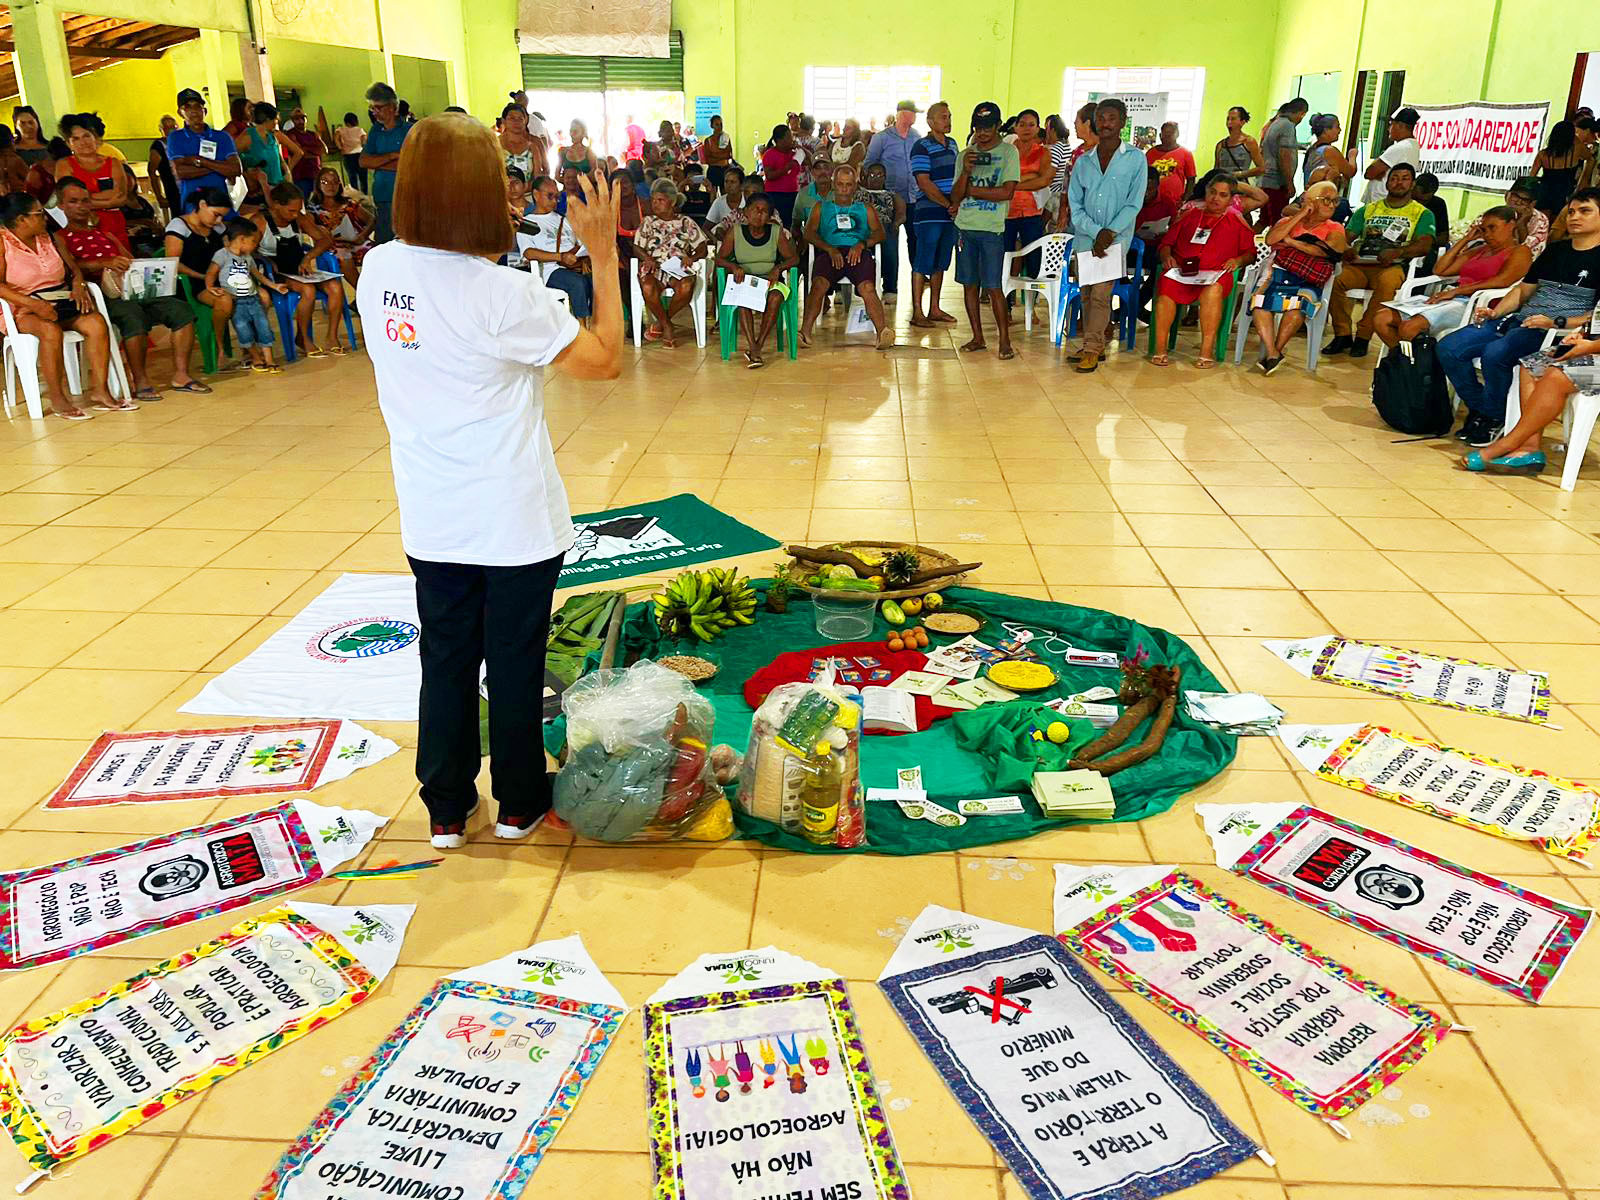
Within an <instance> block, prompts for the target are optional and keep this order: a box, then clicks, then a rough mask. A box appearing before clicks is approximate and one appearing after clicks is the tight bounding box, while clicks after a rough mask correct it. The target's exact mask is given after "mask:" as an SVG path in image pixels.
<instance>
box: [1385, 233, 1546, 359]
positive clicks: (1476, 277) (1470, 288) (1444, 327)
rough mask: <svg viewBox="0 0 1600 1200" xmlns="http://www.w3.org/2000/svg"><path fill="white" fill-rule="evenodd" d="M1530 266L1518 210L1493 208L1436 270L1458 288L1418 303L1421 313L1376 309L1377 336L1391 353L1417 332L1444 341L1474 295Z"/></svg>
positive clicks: (1466, 313)
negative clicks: (1451, 278)
mask: <svg viewBox="0 0 1600 1200" xmlns="http://www.w3.org/2000/svg"><path fill="white" fill-rule="evenodd" d="M1532 265H1533V251H1532V250H1529V249H1528V247H1527V246H1525V245H1523V244H1522V243H1521V242H1520V241H1518V239H1517V210H1516V209H1514V208H1510V207H1508V206H1506V205H1501V206H1500V207H1499V208H1491V209H1489V210H1488V211H1487V212H1485V213H1484V214H1483V215H1482V216H1480V217H1479V218H1478V219H1477V220H1476V221H1474V222H1473V223H1472V227H1471V228H1470V229H1468V230H1467V232H1466V236H1464V237H1462V238H1460V239H1459V240H1458V241H1457V242H1456V243H1455V244H1454V245H1453V246H1451V247H1450V249H1449V250H1447V251H1445V254H1444V257H1443V258H1441V259H1440V260H1439V261H1438V263H1437V264H1436V265H1435V267H1434V274H1436V275H1440V276H1444V277H1446V278H1448V277H1449V276H1452V275H1455V276H1459V278H1458V279H1457V280H1456V285H1455V286H1454V287H1447V288H1444V289H1443V290H1441V291H1437V292H1435V293H1434V294H1433V295H1431V296H1429V297H1427V298H1426V299H1422V300H1419V301H1417V303H1420V304H1422V305H1423V307H1422V309H1421V310H1420V311H1418V312H1404V311H1401V310H1399V309H1396V308H1392V307H1390V306H1389V305H1387V304H1386V305H1384V306H1383V307H1382V308H1380V309H1379V310H1378V316H1377V319H1376V320H1375V321H1374V323H1373V327H1372V328H1373V332H1374V333H1376V334H1377V335H1378V337H1379V338H1380V339H1381V340H1382V341H1383V344H1384V345H1385V346H1387V347H1389V349H1391V350H1393V349H1394V348H1395V347H1396V346H1398V345H1399V344H1400V343H1401V342H1409V341H1410V340H1411V339H1412V338H1414V337H1417V336H1418V335H1419V334H1424V333H1427V334H1431V335H1432V336H1434V337H1443V336H1444V335H1445V334H1447V333H1454V332H1455V331H1456V330H1457V329H1459V328H1461V326H1462V325H1464V324H1465V323H1466V321H1467V318H1468V316H1469V315H1470V314H1471V312H1472V307H1473V301H1472V299H1471V297H1472V295H1473V293H1474V292H1482V291H1487V290H1489V289H1490V288H1503V287H1509V286H1510V285H1511V284H1513V283H1516V282H1517V281H1518V280H1519V279H1521V278H1522V277H1523V276H1524V275H1526V274H1527V273H1528V268H1529V267H1531V266H1532Z"/></svg>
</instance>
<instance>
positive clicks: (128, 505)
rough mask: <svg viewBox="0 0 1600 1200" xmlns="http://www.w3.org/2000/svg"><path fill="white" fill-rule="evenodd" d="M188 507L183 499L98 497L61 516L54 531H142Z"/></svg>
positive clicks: (116, 494)
mask: <svg viewBox="0 0 1600 1200" xmlns="http://www.w3.org/2000/svg"><path fill="white" fill-rule="evenodd" d="M188 504H189V500H188V498H187V497H184V496H137V495H132V494H129V493H127V492H122V491H119V492H116V493H115V494H113V495H110V496H101V497H100V498H99V499H98V500H91V501H89V503H87V504H85V505H83V506H82V507H81V508H75V509H73V510H72V511H71V512H69V513H63V514H62V515H61V516H59V517H57V518H56V525H57V526H58V527H59V526H71V525H103V526H122V527H124V528H134V529H143V528H144V527H145V526H146V525H154V524H155V523H156V522H157V521H160V520H162V519H163V518H165V517H170V516H171V515H172V514H173V513H175V512H177V511H178V510H179V509H180V508H184V507H186V506H187V505H188Z"/></svg>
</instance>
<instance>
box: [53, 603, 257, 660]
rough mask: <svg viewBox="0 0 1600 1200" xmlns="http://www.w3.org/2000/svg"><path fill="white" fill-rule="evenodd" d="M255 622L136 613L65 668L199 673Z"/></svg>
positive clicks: (82, 651) (90, 644) (241, 618)
mask: <svg viewBox="0 0 1600 1200" xmlns="http://www.w3.org/2000/svg"><path fill="white" fill-rule="evenodd" d="M254 623H255V622H254V620H253V619H252V618H250V617H244V616H225V617H210V616H199V615H193V614H191V615H185V616H175V615H167V614H161V613H133V614H132V615H131V616H128V617H126V618H124V619H123V620H122V622H121V623H120V624H118V625H117V626H116V627H115V628H113V629H110V630H108V631H106V632H105V633H103V634H101V635H100V636H99V637H97V638H96V639H95V640H94V641H92V642H90V643H89V644H88V645H86V646H84V647H83V649H81V650H79V651H78V652H77V653H75V654H73V655H72V656H71V657H70V658H68V659H67V660H66V661H65V662H64V663H63V664H62V665H63V666H67V667H84V668H95V667H109V668H111V669H113V670H130V671H197V670H199V669H200V668H201V667H203V666H205V665H206V664H207V663H208V662H210V661H211V659H213V658H215V657H216V655H217V654H218V653H220V652H221V651H222V650H223V649H225V648H226V647H227V646H229V645H230V644H231V643H232V642H233V641H234V640H235V639H237V638H238V637H239V635H240V634H241V633H243V632H244V631H245V630H246V629H248V628H250V626H251V625H253V624H254Z"/></svg>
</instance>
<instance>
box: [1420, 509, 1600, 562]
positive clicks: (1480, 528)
mask: <svg viewBox="0 0 1600 1200" xmlns="http://www.w3.org/2000/svg"><path fill="white" fill-rule="evenodd" d="M1455 524H1456V525H1458V526H1460V528H1461V529H1463V530H1464V531H1466V532H1467V533H1468V534H1470V535H1471V536H1473V537H1475V538H1478V539H1479V540H1481V541H1483V542H1484V543H1485V544H1486V545H1488V546H1489V548H1490V549H1492V550H1499V551H1501V552H1502V553H1505V554H1510V553H1513V552H1518V553H1522V554H1600V538H1596V537H1586V536H1585V535H1584V534H1582V533H1579V532H1578V531H1577V530H1576V529H1573V528H1571V527H1570V526H1567V525H1562V524H1561V523H1559V522H1557V521H1551V520H1547V519H1545V518H1543V517H1540V518H1537V519H1533V520H1508V521H1476V520H1471V519H1462V520H1458V521H1456V522H1455ZM1417 544H1425V543H1417ZM1448 548H1449V547H1435V549H1448Z"/></svg>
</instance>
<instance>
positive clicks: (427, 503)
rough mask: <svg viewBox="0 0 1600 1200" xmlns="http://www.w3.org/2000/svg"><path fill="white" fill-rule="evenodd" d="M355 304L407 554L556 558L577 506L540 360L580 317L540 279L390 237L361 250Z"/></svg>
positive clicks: (519, 560) (495, 563)
mask: <svg viewBox="0 0 1600 1200" xmlns="http://www.w3.org/2000/svg"><path fill="white" fill-rule="evenodd" d="M356 302H357V304H358V305H359V306H360V308H361V316H362V325H363V328H365V329H366V330H367V331H368V332H367V353H368V356H369V357H370V358H371V359H372V367H373V371H374V373H375V374H376V375H377V377H378V407H379V408H380V409H381V410H382V411H383V420H384V423H385V424H386V425H387V426H388V427H389V455H390V459H391V460H392V462H393V464H394V486H395V493H396V494H397V496H398V497H399V500H400V539H401V542H402V544H403V545H404V546H405V550H406V553H407V554H409V555H410V556H411V557H413V558H419V559H423V560H425V561H428V562H444V563H472V564H476V565H479V566H490V567H513V566H525V565H527V564H530V563H536V562H543V561H544V560H546V559H549V558H554V557H556V556H557V555H560V554H565V553H566V551H567V550H568V549H569V548H570V547H571V546H572V543H573V538H574V534H573V529H572V511H571V509H570V508H568V506H567V491H566V488H565V487H564V486H563V485H562V483H561V476H560V475H559V474H558V473H557V471H556V460H555V451H554V450H553V449H552V447H551V445H550V431H549V429H547V428H546V426H545V423H544V398H543V383H542V378H541V376H542V372H541V368H542V367H544V366H546V365H548V364H549V363H550V362H551V361H552V360H553V359H555V357H556V356H557V355H558V354H560V353H561V352H562V351H563V350H565V349H566V348H567V346H568V345H570V344H571V342H572V340H573V339H574V338H575V337H577V336H578V323H577V321H575V320H574V319H573V318H572V316H571V314H570V313H568V312H567V310H566V309H565V308H563V307H562V306H561V305H559V304H557V303H556V302H555V301H554V300H553V299H551V294H550V291H549V289H548V288H546V287H545V285H544V283H543V282H542V281H541V280H540V279H539V277H538V276H537V275H534V274H532V273H529V272H523V271H507V270H506V269H505V268H503V267H499V266H496V265H495V264H494V263H492V262H490V261H489V260H488V259H484V258H475V257H473V256H472V255H468V254H457V253H454V252H452V251H448V250H433V249H429V248H427V247H424V246H410V245H407V244H405V243H404V242H398V241H395V242H388V243H386V244H384V245H382V246H378V247H376V248H375V249H373V250H372V251H370V252H369V253H368V254H367V257H366V259H365V260H364V262H363V263H362V268H361V283H360V285H359V286H358V287H357V289H356Z"/></svg>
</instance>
